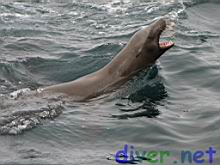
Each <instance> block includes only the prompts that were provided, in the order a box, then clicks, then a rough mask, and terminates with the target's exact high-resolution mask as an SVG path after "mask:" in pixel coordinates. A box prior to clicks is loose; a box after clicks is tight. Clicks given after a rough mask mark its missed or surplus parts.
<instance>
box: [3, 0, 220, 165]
mask: <svg viewBox="0 0 220 165" xmlns="http://www.w3.org/2000/svg"><path fill="white" fill-rule="evenodd" d="M219 8H220V3H219V1H218V0H137V1H131V0H106V1H99V0H93V1H89V0H88V1H87V0H85V1H79V0H76V1H65V2H62V1H49V0H45V1H44V0H42V1H41V0H39V1H38V0H33V1H31V2H27V1H23V0H19V1H13V2H12V1H0V94H1V97H3V99H1V101H0V110H1V122H0V125H1V126H5V123H9V124H10V123H11V125H10V127H9V125H7V126H8V130H7V131H8V132H7V131H6V132H5V134H4V133H3V134H4V135H2V136H0V146H1V147H0V163H1V164H9V163H15V164H40V163H41V164H86V165H88V164H94V165H99V164H100V165H101V164H102V165H103V164H116V163H115V161H114V154H115V153H116V152H117V151H118V150H121V149H123V146H124V144H129V145H133V146H134V147H135V149H136V150H138V151H144V150H146V151H149V150H156V151H160V150H168V151H170V152H171V153H172V156H171V157H170V158H169V159H167V160H166V161H165V162H164V163H163V164H166V165H170V164H174V162H175V160H177V161H178V162H177V163H176V164H178V165H179V164H182V163H181V162H180V161H179V160H180V159H179V153H180V151H182V150H184V149H185V150H191V151H196V150H202V151H206V150H207V149H208V148H209V147H210V146H212V147H214V148H215V149H216V150H217V154H216V155H215V160H214V163H213V164H216V165H217V164H219V163H220V143H219V138H220V128H219V124H220V103H219V100H220V94H219V90H220V83H219V82H220V60H219V58H220V19H219V16H220V10H219ZM163 16H165V17H169V18H171V19H172V20H173V21H175V22H176V30H175V43H176V45H175V47H173V48H172V49H171V50H169V51H168V52H167V53H166V54H164V55H163V56H162V57H161V58H160V60H159V62H157V64H156V65H155V66H153V67H152V68H149V69H148V70H145V71H143V72H142V73H140V74H139V75H138V76H136V77H134V78H133V79H132V80H131V81H129V82H128V83H127V84H126V85H125V87H124V88H123V89H120V90H119V91H117V92H116V93H113V94H112V95H110V96H106V97H104V98H100V99H95V100H93V101H90V102H85V103H75V102H68V103H65V104H63V105H62V112H61V113H62V114H60V111H55V112H54V111H52V110H51V111H50V110H49V111H48V108H47V110H45V111H44V108H45V106H47V104H61V103H60V102H59V101H60V100H59V99H52V100H42V99H41V98H35V97H28V98H20V99H12V98H10V99H9V98H8V97H6V96H7V95H8V94H10V93H11V92H13V91H16V90H19V89H23V88H30V89H37V88H39V87H42V86H47V85H51V84H57V83H61V82H66V81H70V80H74V79H76V78H78V77H80V76H83V75H85V74H88V73H90V72H93V71H96V70H98V69H99V68H101V67H102V66H104V65H105V64H107V63H108V62H109V61H110V60H111V59H112V58H113V57H114V56H115V55H116V54H117V53H118V52H119V51H120V50H121V49H122V48H123V47H124V46H125V44H126V43H127V41H128V40H129V38H130V37H131V36H132V35H133V34H134V32H135V31H136V30H138V29H139V28H140V27H141V26H145V25H148V24H149V23H150V22H152V21H153V20H154V19H157V18H160V17H163ZM5 97H6V98H5ZM42 108H43V109H42ZM56 110H57V109H56ZM21 111H22V113H18V112H21ZM28 112H30V113H28ZM45 113H46V114H45ZM17 114H19V115H20V116H19V117H21V116H22V117H23V118H24V119H25V122H30V121H34V122H33V123H29V124H28V126H31V127H28V128H25V129H24V131H22V128H23V127H22V126H19V128H18V125H16V124H14V125H13V121H15V118H16V117H17V116H16V115H17ZM21 114H22V115H21ZM52 114H56V115H52ZM39 116H41V117H39ZM23 118H22V120H23ZM30 118H31V120H30ZM16 119H17V118H16ZM26 119H27V120H26ZM19 120H20V118H19ZM16 122H17V121H16ZM19 122H21V121H19ZM37 122H39V123H37ZM1 128H2V127H1ZM15 128H16V129H15ZM18 130H20V132H19V131H18ZM1 131H2V129H1ZM10 131H11V132H10ZM12 134H16V135H15V136H14V135H12ZM206 158H207V157H206ZM131 163H138V164H149V163H148V162H147V161H143V162H138V161H134V162H131ZM185 164H188V163H185ZM203 164H208V161H207V159H206V162H205V163H203Z"/></svg>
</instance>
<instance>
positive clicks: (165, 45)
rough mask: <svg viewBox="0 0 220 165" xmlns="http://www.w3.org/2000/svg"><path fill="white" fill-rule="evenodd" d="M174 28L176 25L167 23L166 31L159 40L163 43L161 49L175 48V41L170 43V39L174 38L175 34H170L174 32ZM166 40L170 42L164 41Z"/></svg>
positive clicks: (160, 44) (160, 43)
mask: <svg viewBox="0 0 220 165" xmlns="http://www.w3.org/2000/svg"><path fill="white" fill-rule="evenodd" d="M173 26H174V25H173V24H172V23H171V22H169V23H167V22H166V24H165V26H164V29H163V30H162V32H161V33H160V38H159V40H161V41H159V46H160V48H161V49H168V48H171V47H172V46H174V44H175V43H174V42H173V41H170V39H171V38H173V37H174V34H170V33H172V31H173ZM170 30H171V31H170ZM165 36H166V37H165ZM164 40H168V41H164Z"/></svg>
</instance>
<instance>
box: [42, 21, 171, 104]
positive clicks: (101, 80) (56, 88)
mask: <svg viewBox="0 0 220 165" xmlns="http://www.w3.org/2000/svg"><path fill="white" fill-rule="evenodd" d="M166 26H167V25H166V20H165V19H159V20H158V21H156V22H154V23H152V24H151V25H149V26H147V27H144V28H142V29H140V30H139V31H137V32H136V33H135V34H134V35H133V36H132V38H131V39H130V41H129V42H128V43H127V45H126V46H125V47H124V48H123V49H122V50H121V51H120V52H119V53H118V54H117V55H116V56H115V57H114V58H113V59H112V61H111V62H110V63H108V64H107V65H106V66H104V67H103V68H101V69H100V70H98V71H96V72H94V73H91V74H88V75H85V76H83V77H81V78H78V79H76V80H74V81H71V82H66V83H62V84H58V85H53V86H48V87H45V88H42V89H41V93H43V94H44V93H45V94H54V93H57V94H58V93H59V94H62V95H67V96H71V97H73V98H74V99H75V100H78V101H83V100H88V99H91V98H94V97H97V96H99V95H101V94H104V93H107V92H111V91H113V90H115V89H116V88H119V87H120V86H121V85H122V84H124V83H125V82H127V81H128V80H129V79H130V78H131V77H132V76H134V75H135V74H137V73H138V72H140V71H141V70H143V69H145V68H147V67H149V66H150V65H152V64H154V63H155V61H156V60H157V59H158V58H159V57H160V56H161V55H162V54H163V53H164V52H166V51H167V50H168V49H170V48H171V47H172V46H174V43H173V42H171V41H169V42H162V43H159V39H160V35H161V33H162V32H163V31H164V30H165V28H166Z"/></svg>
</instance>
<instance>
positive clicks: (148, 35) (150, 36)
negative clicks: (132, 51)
mask: <svg viewBox="0 0 220 165" xmlns="http://www.w3.org/2000/svg"><path fill="white" fill-rule="evenodd" d="M166 27H167V20H165V19H159V20H158V21H156V22H154V23H152V24H151V25H149V26H147V27H145V28H143V29H142V32H141V33H139V34H137V35H142V36H141V38H142V39H143V41H144V42H143V44H142V47H141V48H140V50H139V52H138V54H137V55H136V58H141V59H142V60H144V61H145V62H146V61H147V63H146V65H149V64H153V63H154V62H155V61H156V60H157V59H158V58H159V57H160V56H161V55H162V54H163V53H165V52H166V51H167V50H168V49H170V48H171V47H173V46H174V42H172V41H167V42H160V36H161V33H162V32H163V31H164V30H165V29H166Z"/></svg>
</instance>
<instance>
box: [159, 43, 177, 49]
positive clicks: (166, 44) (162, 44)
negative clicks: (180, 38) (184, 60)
mask: <svg viewBox="0 0 220 165" xmlns="http://www.w3.org/2000/svg"><path fill="white" fill-rule="evenodd" d="M159 45H160V48H161V49H167V48H170V47H172V46H174V42H172V41H165V42H160V43H159Z"/></svg>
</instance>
